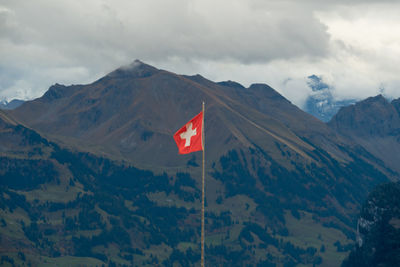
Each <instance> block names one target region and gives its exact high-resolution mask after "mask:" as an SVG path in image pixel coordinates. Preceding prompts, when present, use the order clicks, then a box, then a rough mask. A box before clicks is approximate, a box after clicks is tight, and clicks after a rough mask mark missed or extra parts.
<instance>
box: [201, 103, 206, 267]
mask: <svg viewBox="0 0 400 267" xmlns="http://www.w3.org/2000/svg"><path fill="white" fill-rule="evenodd" d="M204 106H205V104H204V101H203V124H202V131H201V134H202V138H201V140H202V143H203V171H202V179H201V267H204V169H205V167H204V165H205V160H204V155H205V139H204V137H205V135H204V126H205V125H204V115H205V114H204V111H205V108H204Z"/></svg>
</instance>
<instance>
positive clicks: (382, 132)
mask: <svg viewBox="0 0 400 267" xmlns="http://www.w3.org/2000/svg"><path fill="white" fill-rule="evenodd" d="M328 125H329V126H330V127H331V128H332V129H333V130H335V131H336V132H338V133H340V134H341V135H344V136H346V137H348V138H350V139H351V140H353V142H354V143H357V144H360V145H362V146H363V147H364V148H365V149H367V150H368V151H369V152H370V153H372V154H373V155H374V156H375V157H377V158H379V159H381V160H382V162H383V163H384V164H385V165H386V166H388V167H390V168H391V169H393V170H396V171H397V172H399V171H400V166H399V164H398V162H399V161H400V153H397V151H400V99H396V100H393V101H391V102H389V101H388V100H387V99H385V98H384V97H383V96H382V95H378V96H376V97H370V98H368V99H366V100H364V101H360V102H358V103H356V104H355V105H351V106H348V107H344V108H342V109H340V111H339V112H338V113H337V114H336V115H335V116H334V117H333V118H332V120H331V121H330V122H329V123H328Z"/></svg>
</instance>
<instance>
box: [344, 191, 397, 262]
mask: <svg viewBox="0 0 400 267" xmlns="http://www.w3.org/2000/svg"><path fill="white" fill-rule="evenodd" d="M399 221H400V184H399V183H387V184H383V185H380V186H378V187H377V188H376V189H375V190H374V191H373V192H372V193H371V194H370V195H369V196H368V199H367V200H366V202H365V203H364V205H363V206H362V209H361V213H360V217H359V218H358V222H357V242H356V246H355V249H354V250H353V251H352V252H351V254H350V255H349V257H348V259H347V260H345V261H344V263H343V266H399V265H400V256H399V255H400V227H399Z"/></svg>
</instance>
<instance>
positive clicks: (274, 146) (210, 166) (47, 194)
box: [0, 61, 398, 266]
mask: <svg viewBox="0 0 400 267" xmlns="http://www.w3.org/2000/svg"><path fill="white" fill-rule="evenodd" d="M202 100H205V102H206V113H205V135H206V164H207V167H206V169H207V172H206V183H207V184H206V188H207V189H206V200H207V201H206V202H207V208H206V212H207V213H206V219H207V224H206V245H207V247H206V262H207V264H210V265H213V266H216V265H227V266H232V265H241V266H243V265H248V264H250V265H254V266H257V265H258V266H274V264H278V265H282V264H285V265H288V266H293V265H297V264H306V265H312V264H315V265H318V264H325V265H327V266H335V265H339V264H340V262H341V260H342V259H343V258H344V257H345V256H346V255H347V252H348V251H349V249H350V247H349V246H348V245H349V244H351V243H352V240H353V239H354V238H355V230H356V229H355V222H354V220H355V217H356V215H357V213H358V209H359V208H360V206H361V203H362V202H363V201H364V200H365V198H366V196H367V194H368V192H369V191H370V190H371V189H372V188H373V187H374V186H375V185H377V184H379V183H381V182H387V181H389V180H394V179H398V173H397V172H396V171H394V170H393V169H391V168H390V167H389V166H388V165H386V164H385V162H384V161H383V160H382V159H380V158H378V157H377V156H374V155H373V154H371V153H370V152H369V151H368V150H367V149H365V148H364V147H362V146H360V145H359V144H357V143H355V142H354V140H353V139H352V138H351V137H347V136H345V135H342V134H338V133H337V132H336V128H331V127H328V125H326V124H325V123H323V122H321V121H320V120H318V119H316V118H315V117H313V116H311V115H309V114H307V113H305V112H303V111H302V110H300V109H299V108H297V107H296V106H294V105H293V104H292V103H290V102H289V101H288V100H286V99H285V98H284V97H282V96H281V95H280V94H279V93H277V92H276V91H275V90H274V89H272V88H271V87H269V86H268V85H266V84H253V85H251V86H250V87H248V88H245V87H243V86H241V85H240V84H238V83H235V82H232V81H227V82H220V83H214V82H212V81H210V80H207V79H205V78H204V77H202V76H200V75H195V76H184V75H178V74H175V73H171V72H168V71H165V70H159V69H157V68H155V67H153V66H149V65H147V64H145V63H143V62H140V61H134V62H133V63H132V64H130V65H129V66H125V67H121V68H119V69H117V70H115V71H113V72H111V73H109V74H108V75H106V76H105V77H103V78H101V79H99V80H98V81H95V82H94V83H92V84H88V85H73V86H63V85H59V84H56V85H54V86H52V87H50V88H49V90H48V91H47V92H46V93H45V94H44V95H43V96H42V97H41V98H38V99H35V100H33V101H27V102H26V103H24V105H22V106H20V107H19V108H17V109H15V110H12V111H8V112H7V113H2V114H3V117H2V118H3V120H4V122H3V124H2V125H3V129H2V130H1V131H0V134H1V135H2V143H3V145H2V146H1V149H2V150H1V151H2V154H1V155H2V156H3V168H2V171H3V173H1V175H0V181H1V183H0V184H1V190H2V194H1V201H2V202H1V203H3V204H2V205H1V206H0V208H1V210H0V212H1V216H2V218H4V222H0V223H2V225H3V226H2V228H0V230H1V231H2V234H4V236H5V238H2V239H1V240H0V241H1V243H0V244H1V250H2V251H3V255H6V256H7V257H9V258H5V259H7V260H14V261H16V262H18V263H21V262H23V259H25V262H27V261H30V262H32V263H35V264H43V262H44V261H49V262H52V263H53V264H54V265H57V264H65V263H66V262H67V263H70V264H71V262H72V261H74V260H76V261H78V262H80V263H82V262H85V264H87V265H93V266H95V265H101V264H109V265H111V264H119V265H124V264H125V265H128V266H129V265H139V266H146V265H148V266H153V265H156V264H161V265H165V266H172V265H174V264H180V265H181V266H188V265H194V264H195V263H197V262H198V261H199V237H200V236H199V229H200V228H199V223H200V220H199V208H200V203H199V194H200V190H199V188H200V187H199V184H200V177H201V175H200V174H201V168H200V167H199V165H200V155H201V154H200V153H193V154H190V155H186V156H182V155H178V153H177V148H176V146H175V143H174V141H173V138H172V135H173V133H174V132H175V131H176V130H177V129H178V128H180V127H181V126H182V125H183V124H184V123H186V122H187V121H188V120H189V119H190V118H192V117H193V116H194V115H196V114H197V113H198V112H199V111H200V109H201V101H202ZM28 136H34V137H35V138H34V140H31V137H28ZM139 167H140V169H139ZM30 173H32V175H28V174H30ZM10 177H11V178H10ZM10 205H12V206H10ZM10 207H11V208H10ZM22 253H23V254H22ZM38 255H42V256H45V257H46V258H45V259H44V258H42V257H38Z"/></svg>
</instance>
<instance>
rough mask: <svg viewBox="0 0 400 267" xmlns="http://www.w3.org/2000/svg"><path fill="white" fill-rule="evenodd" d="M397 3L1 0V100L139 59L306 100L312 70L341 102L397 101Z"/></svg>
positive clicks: (399, 89) (28, 96) (97, 75)
mask: <svg viewBox="0 0 400 267" xmlns="http://www.w3.org/2000/svg"><path fill="white" fill-rule="evenodd" d="M398 2H399V1H382V0H370V1H361V0H359V1H357V0H348V1H345V0H325V1H320V0H223V1H219V0H112V1H111V0H80V1H71V0H57V1H54V0H29V1H27V0H0V99H4V98H5V99H8V100H10V99H12V98H22V99H31V98H35V97H39V96H41V95H42V94H43V93H44V92H45V91H46V90H47V89H48V87H49V86H50V85H52V84H55V83H61V84H66V85H69V84H86V83H90V82H93V81H94V80H96V79H98V78H100V77H102V76H103V75H105V74H107V73H108V72H110V71H112V70H114V69H116V68H118V67H120V66H122V65H126V64H129V63H131V62H132V61H133V60H134V59H140V60H142V61H144V62H146V63H148V64H151V65H154V66H155V67H157V68H162V69H167V70H169V71H173V72H176V73H180V74H189V75H192V74H197V73H199V74H201V75H202V76H204V77H206V78H208V79H211V80H213V81H222V80H234V81H237V82H240V83H242V84H243V85H245V86H249V85H250V84H251V83H256V82H263V83H267V84H269V85H270V86H272V87H273V88H275V89H276V90H277V91H279V92H280V93H282V94H283V95H284V96H285V97H287V98H288V99H289V100H291V101H292V102H294V103H295V104H297V105H299V106H302V104H303V103H304V101H305V99H306V97H307V96H308V95H309V93H310V91H311V89H310V88H309V87H308V86H307V77H308V76H310V75H312V74H315V75H318V76H321V77H322V79H323V80H324V82H325V83H327V84H329V85H330V86H331V87H332V88H333V89H332V90H333V94H334V96H335V97H336V98H338V99H346V98H357V99H362V98H365V97H368V96H373V95H377V94H379V93H382V92H383V94H384V95H386V96H387V97H392V98H397V97H400V17H399V15H398V14H399V11H400V3H398Z"/></svg>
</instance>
